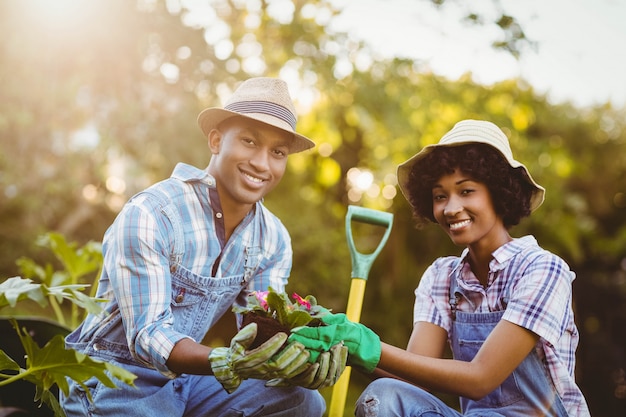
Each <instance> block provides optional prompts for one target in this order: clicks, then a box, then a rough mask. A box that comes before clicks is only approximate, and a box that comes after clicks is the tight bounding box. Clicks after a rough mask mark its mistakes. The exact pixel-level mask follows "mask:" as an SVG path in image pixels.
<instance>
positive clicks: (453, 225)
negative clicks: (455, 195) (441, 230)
mask: <svg viewBox="0 0 626 417" xmlns="http://www.w3.org/2000/svg"><path fill="white" fill-rule="evenodd" d="M470 223H471V220H463V221H462V222H458V223H450V229H451V230H455V229H460V228H461V227H464V226H467V225H468V224H470Z"/></svg>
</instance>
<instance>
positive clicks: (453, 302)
mask: <svg viewBox="0 0 626 417" xmlns="http://www.w3.org/2000/svg"><path fill="white" fill-rule="evenodd" d="M452 272H453V274H452V276H451V277H450V310H451V313H452V320H455V319H456V310H457V307H458V305H459V302H460V301H461V294H460V293H459V292H458V291H457V288H458V285H459V284H458V281H457V276H458V275H459V274H460V273H461V258H460V257H459V258H458V260H457V261H456V263H455V264H454V267H453V268H452Z"/></svg>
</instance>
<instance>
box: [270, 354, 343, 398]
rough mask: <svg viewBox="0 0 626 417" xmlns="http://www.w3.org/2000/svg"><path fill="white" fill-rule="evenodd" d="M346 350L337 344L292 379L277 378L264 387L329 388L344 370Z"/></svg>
mask: <svg viewBox="0 0 626 417" xmlns="http://www.w3.org/2000/svg"><path fill="white" fill-rule="evenodd" d="M347 358H348V348H347V347H346V346H344V345H343V343H337V344H336V345H335V346H333V347H332V348H330V351H328V352H322V353H321V354H319V356H318V358H317V361H316V362H315V363H312V364H309V365H308V368H307V369H306V370H305V371H304V372H302V373H301V374H299V375H296V376H295V377H293V378H277V379H272V380H270V381H268V382H267V383H266V384H265V386H266V387H286V386H299V387H304V388H308V389H321V388H325V387H330V386H332V385H335V383H337V380H338V379H339V377H340V376H341V374H342V373H343V371H344V369H346V360H347Z"/></svg>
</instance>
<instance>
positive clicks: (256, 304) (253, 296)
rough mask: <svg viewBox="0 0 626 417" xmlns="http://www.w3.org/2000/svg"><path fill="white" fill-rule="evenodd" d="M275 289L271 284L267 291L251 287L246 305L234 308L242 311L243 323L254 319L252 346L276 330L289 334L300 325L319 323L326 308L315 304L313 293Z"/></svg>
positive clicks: (237, 311)
mask: <svg viewBox="0 0 626 417" xmlns="http://www.w3.org/2000/svg"><path fill="white" fill-rule="evenodd" d="M291 297H292V299H293V301H292V300H290V299H289V297H288V296H287V294H285V293H278V292H276V291H275V290H274V289H273V288H272V287H269V289H268V291H253V292H251V293H250V294H249V295H248V299H247V305H246V306H235V307H233V312H235V313H239V314H242V327H243V326H246V325H248V324H250V323H257V336H256V339H255V340H254V343H253V344H252V346H251V348H255V347H257V346H260V345H261V344H262V343H263V342H265V341H267V340H268V339H269V338H270V337H272V336H273V335H275V334H276V333H278V332H284V333H287V334H289V333H290V332H291V329H293V328H296V327H301V326H320V325H321V324H322V321H321V320H320V318H321V317H322V316H324V315H325V314H327V313H328V312H329V310H328V309H326V308H324V307H322V306H320V305H318V304H317V300H316V299H315V297H314V296H312V295H307V296H306V297H301V296H299V295H298V294H296V293H293V294H292V296H291Z"/></svg>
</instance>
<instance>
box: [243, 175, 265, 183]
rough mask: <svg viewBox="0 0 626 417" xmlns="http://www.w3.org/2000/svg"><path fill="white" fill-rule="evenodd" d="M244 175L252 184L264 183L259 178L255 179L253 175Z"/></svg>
mask: <svg viewBox="0 0 626 417" xmlns="http://www.w3.org/2000/svg"><path fill="white" fill-rule="evenodd" d="M243 175H245V176H246V178H248V179H249V180H250V181H252V182H263V180H262V179H260V178H257V177H253V176H252V175H248V174H243Z"/></svg>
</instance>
